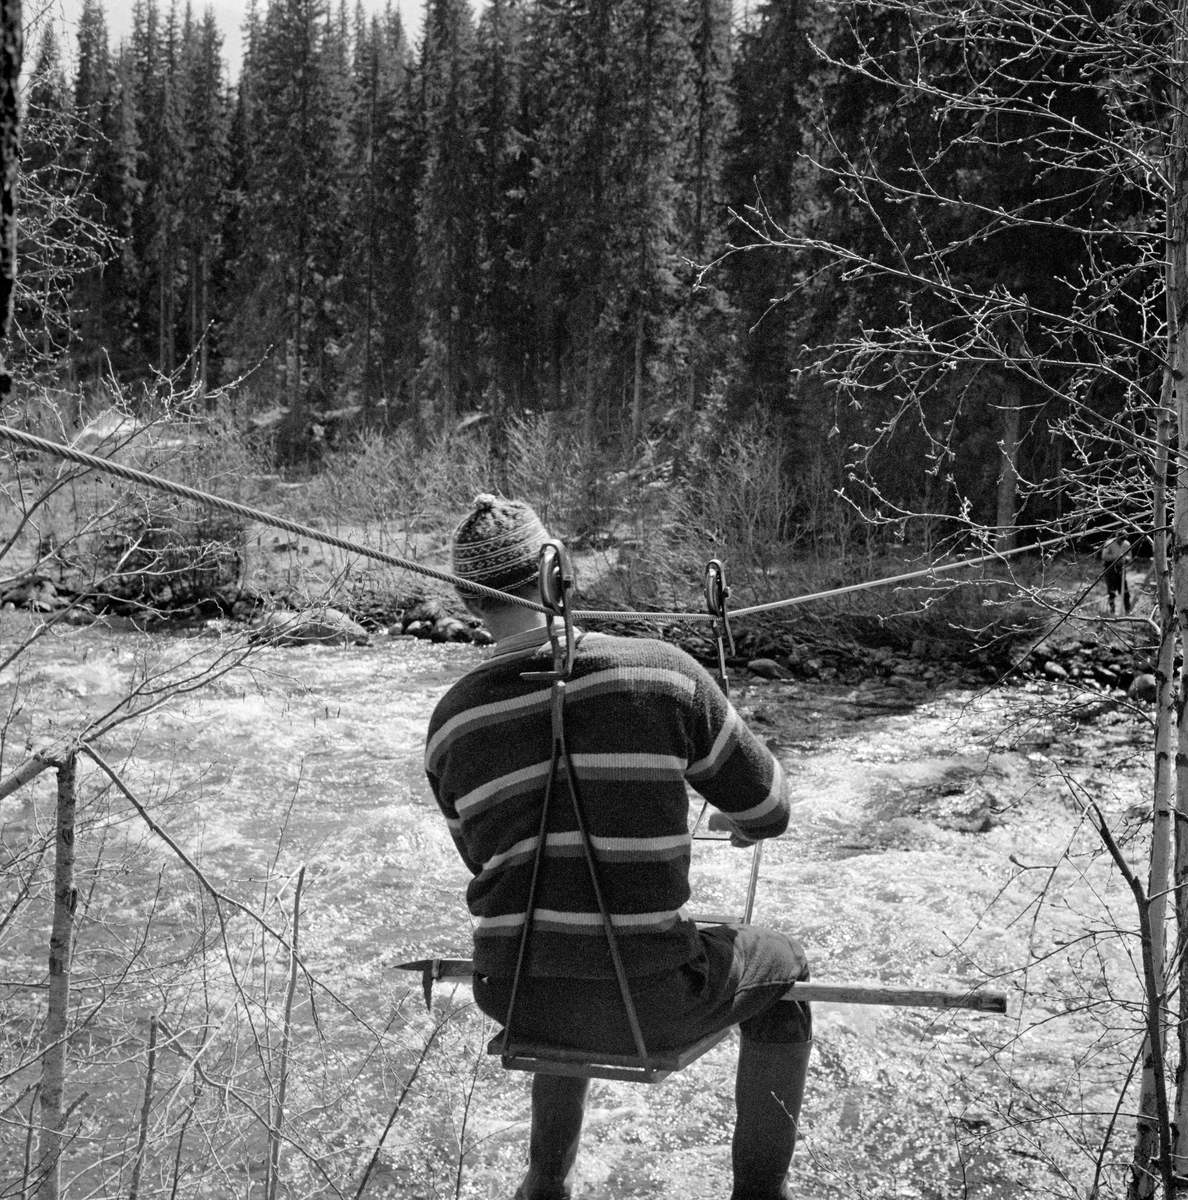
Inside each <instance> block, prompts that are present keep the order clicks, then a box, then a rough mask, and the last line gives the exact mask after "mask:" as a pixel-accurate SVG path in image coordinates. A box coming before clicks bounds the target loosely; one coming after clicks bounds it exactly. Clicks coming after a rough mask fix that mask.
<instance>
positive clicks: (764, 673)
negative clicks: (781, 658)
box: [747, 658, 792, 679]
mask: <svg viewBox="0 0 1188 1200" xmlns="http://www.w3.org/2000/svg"><path fill="white" fill-rule="evenodd" d="M747 670H748V671H750V672H751V674H752V675H758V676H759V677H760V679H791V678H792V672H791V671H789V670H787V669H786V668H784V667H781V666H780V664H779V663H778V662H776V660H775V659H774V658H752V659H751V661H750V662H748V663H747Z"/></svg>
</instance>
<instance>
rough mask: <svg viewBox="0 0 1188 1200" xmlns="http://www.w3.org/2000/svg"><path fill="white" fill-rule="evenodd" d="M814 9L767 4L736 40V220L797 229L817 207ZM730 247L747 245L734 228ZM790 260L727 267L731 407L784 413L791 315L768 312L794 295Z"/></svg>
mask: <svg viewBox="0 0 1188 1200" xmlns="http://www.w3.org/2000/svg"><path fill="white" fill-rule="evenodd" d="M812 3H813V0H766V2H765V3H763V4H762V5H760V6H759V7H758V9H757V10H756V12H755V14H754V16H753V18H752V21H751V23H750V24H749V25H747V26H745V27H744V28H743V30H742V32H741V34H740V37H739V43H738V47H737V50H736V53H735V58H734V72H733V82H734V93H735V98H736V105H737V117H736V122H737V123H736V126H735V130H734V134H733V137H732V138H731V139H730V148H729V160H728V163H727V167H726V188H727V192H728V196H729V201H730V205H731V207H732V208H733V209H734V210H735V212H738V213H746V212H747V211H748V210H751V209H754V208H755V207H756V206H759V207H760V208H761V209H762V210H763V211H765V212H766V213H768V214H770V216H771V218H772V219H773V221H774V222H775V223H777V224H780V225H787V224H790V223H792V222H793V221H796V220H799V219H801V218H802V217H803V215H804V214H805V213H807V212H808V211H809V210H810V209H811V208H812V207H813V206H814V202H815V193H814V188H815V186H816V179H815V177H814V175H813V174H812V172H811V170H809V169H808V168H807V166H806V164H805V163H804V160H803V158H802V153H803V151H804V150H805V148H806V138H807V135H808V131H809V126H810V121H811V119H812V115H811V113H810V110H809V100H808V97H809V94H810V89H811V88H812V87H813V80H814V72H817V71H819V69H820V68H819V65H818V63H817V60H816V59H815V57H814V55H813V52H812V48H811V46H810V43H809V34H810V32H812V31H813V30H814V25H813V22H814V20H815V14H814V12H813V9H812ZM731 234H732V240H734V241H736V242H740V243H745V242H747V241H749V240H750V235H749V233H748V231H747V230H746V229H745V228H743V227H736V228H735V229H733V230H732V231H731ZM797 268H798V264H797V263H796V262H795V261H794V260H793V259H792V257H791V256H781V255H774V254H758V255H757V254H740V255H735V256H734V257H732V258H731V260H730V264H729V275H730V289H731V293H732V296H733V297H734V300H735V303H737V305H738V306H739V310H740V316H741V321H740V326H741V328H742V329H743V330H745V331H746V332H745V334H742V335H741V357H742V367H743V369H742V372H741V378H740V380H739V386H738V387H736V389H735V397H736V399H737V400H738V401H740V402H746V403H753V402H756V401H757V402H758V403H759V404H760V405H762V406H763V407H765V408H767V409H769V410H774V411H777V412H787V410H788V408H789V405H790V400H791V397H790V389H791V379H792V371H793V368H794V366H795V365H796V364H797V359H798V353H799V345H798V339H797V337H796V334H795V332H794V330H793V323H794V322H795V321H796V320H798V319H801V318H803V315H804V314H803V312H802V311H801V310H799V309H796V308H790V307H787V306H785V307H782V308H774V307H773V303H774V302H775V301H776V300H778V299H779V298H780V297H783V296H786V295H787V294H788V293H789V292H790V291H791V289H792V287H793V284H794V281H795V278H796V271H797Z"/></svg>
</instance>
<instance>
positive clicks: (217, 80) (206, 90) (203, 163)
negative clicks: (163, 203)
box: [179, 9, 231, 392]
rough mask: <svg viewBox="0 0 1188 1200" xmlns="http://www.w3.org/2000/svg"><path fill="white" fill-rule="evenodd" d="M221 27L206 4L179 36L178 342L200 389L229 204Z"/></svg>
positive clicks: (227, 105)
mask: <svg viewBox="0 0 1188 1200" xmlns="http://www.w3.org/2000/svg"><path fill="white" fill-rule="evenodd" d="M222 44H223V39H222V35H221V34H220V33H219V30H218V26H217V25H216V24H215V19H214V13H213V12H212V11H211V10H210V9H207V10H206V13H205V16H204V17H203V20H202V22H201V24H194V23H193V22H192V21H191V19H190V14H189V12H188V10H187V13H186V21H185V25H184V30H183V36H182V48H181V70H180V81H179V82H180V88H179V90H180V93H181V96H182V101H183V112H182V130H183V137H184V139H185V176H184V179H183V182H182V189H181V190H182V205H181V231H180V232H181V237H180V246H181V254H182V257H183V260H184V263H185V268H184V269H185V276H186V283H185V304H184V316H183V320H182V325H183V327H184V335H183V337H182V339H181V344H182V345H183V346H184V347H185V349H186V354H187V356H188V357H189V361H190V378H191V379H192V380H196V381H197V382H198V383H199V384H200V386H201V388H202V390H203V391H204V392H205V390H206V388H207V385H208V383H209V377H210V351H211V342H212V333H213V331H212V330H211V328H210V326H211V322H212V320H213V317H214V314H213V313H212V311H211V292H212V275H214V274H216V273H217V272H219V270H220V266H221V259H222V254H223V247H224V242H225V232H226V231H225V225H226V221H227V214H228V209H229V205H230V197H229V194H228V193H229V186H230V181H229V171H230V134H231V106H230V102H229V99H228V95H227V89H226V85H225V84H224V81H223V59H222Z"/></svg>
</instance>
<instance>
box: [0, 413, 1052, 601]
mask: <svg viewBox="0 0 1188 1200" xmlns="http://www.w3.org/2000/svg"><path fill="white" fill-rule="evenodd" d="M0 438H3V439H5V440H7V441H9V442H13V443H15V444H16V445H18V446H26V447H28V448H29V449H31V450H39V451H41V452H42V453H45V454H52V455H54V456H55V457H57V458H61V459H65V460H67V461H68V462H74V463H78V464H79V465H80V466H83V467H88V468H90V469H91V470H95V471H103V472H105V473H107V474H108V475H115V476H117V477H118V478H120V479H126V480H127V481H128V482H129V483H137V484H141V485H142V486H144V487H148V488H154V489H156V490H157V491H159V492H165V493H167V494H169V495H172V496H179V497H181V498H182V499H185V500H192V501H194V502H195V503H196V504H202V505H204V506H206V507H207V508H213V509H218V510H220V511H222V512H226V513H232V514H234V515H235V516H239V517H243V518H244V519H245V520H248V521H254V522H256V523H257V524H259V525H267V526H269V527H271V528H273V529H282V530H284V531H285V532H287V533H295V534H297V536H298V537H305V538H309V539H310V540H311V541H316V542H322V543H324V544H325V545H327V546H334V547H337V548H338V549H340V550H345V551H347V552H348V553H350V554H357V555H359V556H360V557H362V558H370V559H373V560H374V561H376V562H380V563H383V564H385V565H386V566H390V567H397V568H399V569H400V570H403V571H410V572H412V573H413V574H416V575H425V576H427V577H428V578H430V579H437V580H439V581H440V582H442V583H448V584H450V585H451V586H452V587H455V588H457V589H458V590H459V591H463V592H470V593H472V594H474V595H477V596H485V597H487V598H488V599H493V600H497V601H500V602H501V603H505V604H516V605H519V606H520V607H521V608H530V609H533V610H534V611H535V612H540V613H543V612H546V611H547V610H546V609H545V607H544V605H542V604H540V603H538V602H537V601H535V600H528V599H525V598H524V597H523V596H516V595H513V594H512V593H510V592H501V591H498V590H497V589H495V588H489V587H486V586H484V585H483V584H481V583H472V582H471V581H470V580H469V579H462V578H461V577H460V576H458V575H454V574H451V573H450V572H449V571H443V570H440V569H439V568H437V567H430V566H426V565H425V564H424V563H420V562H417V561H415V560H414V559H410V558H403V557H401V556H400V555H397V554H388V553H386V552H385V551H383V550H373V549H372V548H370V547H368V546H363V545H360V544H359V543H357V542H352V541H350V540H348V539H347V538H340V537H338V536H336V535H335V534H331V533H323V532H322V531H321V530H320V529H314V528H312V527H311V526H309V525H302V524H301V523H300V522H298V521H290V520H288V519H287V518H286V517H278V516H276V515H274V514H273V513H268V512H264V511H263V510H262V509H258V508H251V507H249V506H248V505H246V504H239V503H237V502H236V501H234V500H226V499H224V498H223V497H222V496H215V495H212V494H211V493H210V492H203V491H200V490H199V489H198V488H192V487H188V486H187V485H186V484H184V483H175V482H174V481H173V480H171V479H162V478H161V477H160V476H159V475H153V474H151V473H150V472H148V471H140V470H137V469H136V468H135V467H127V466H124V464H123V463H118V462H114V461H113V460H112V459H110V458H101V457H100V456H98V455H95V454H87V453H85V452H84V451H82V450H76V449H75V448H74V447H73V446H64V445H62V444H61V443H59V442H51V441H49V440H48V439H46V438H41V437H37V436H35V435H34V434H31V433H25V432H24V431H23V430H19V429H13V428H11V427H10V426H8V425H0ZM1065 540H1066V539H1065V538H1064V537H1053V538H1048V539H1046V540H1044V541H1040V542H1033V543H1031V544H1029V545H1026V546H1020V547H1018V548H1017V549H1014V550H1002V551H995V552H993V553H990V554H983V555H980V556H978V557H977V558H967V559H962V560H961V561H960V562H955V563H947V564H945V565H942V566H936V565H932V566H928V567H923V568H921V569H920V570H918V571H908V572H906V573H904V574H902V575H890V576H887V577H886V578H883V579H869V580H866V581H865V582H863V583H852V584H849V585H847V586H845V587H840V588H830V589H829V590H828V591H824V592H811V593H808V594H806V595H802V596H790V597H788V598H786V599H784V600H772V601H769V602H768V603H766V604H753V605H751V606H750V607H748V608H736V609H732V610H730V614H729V615H730V617H731V619H732V620H733V619H737V618H739V617H749V616H754V615H755V614H756V613H764V612H775V611H776V610H778V609H782V608H791V607H792V606H793V605H797V604H809V603H812V602H813V601H816V600H825V599H828V598H830V597H832V596H844V595H847V594H849V593H851V592H861V591H867V590H869V589H870V588H877V587H887V586H889V585H891V584H896V583H906V582H907V581H908V580H912V579H923V578H925V577H926V576H931V575H940V574H943V573H946V572H949V571H961V570H965V569H966V568H967V567H976V566H978V565H979V564H981V563H987V562H996V561H1000V560H1002V559H1005V558H1010V557H1011V556H1013V555H1016V554H1024V553H1027V552H1028V551H1031V550H1042V549H1044V548H1045V547H1047V546H1053V545H1056V544H1057V543H1060V542H1063V541H1065ZM573 619H574V620H576V621H646V622H652V623H664V622H668V623H671V622H679V621H688V622H698V621H712V620H713V617H712V616H711V615H710V614H709V613H706V612H633V611H627V612H620V611H618V610H615V609H581V610H575V611H574V614H573Z"/></svg>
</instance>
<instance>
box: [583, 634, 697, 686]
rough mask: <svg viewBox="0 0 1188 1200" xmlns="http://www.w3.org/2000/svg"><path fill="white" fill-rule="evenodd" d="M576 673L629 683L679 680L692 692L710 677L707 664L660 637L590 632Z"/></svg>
mask: <svg viewBox="0 0 1188 1200" xmlns="http://www.w3.org/2000/svg"><path fill="white" fill-rule="evenodd" d="M574 667H575V670H574V674H575V675H576V676H578V677H581V676H592V675H598V676H614V677H617V678H618V679H619V680H620V681H621V682H622V683H623V684H624V685H625V686H630V685H634V686H639V687H644V688H647V687H648V685H649V683H650V682H659V681H663V680H667V681H669V682H672V681H676V680H679V681H680V689H681V690H682V691H687V692H688V694H689V695H690V696H691V695H693V693H694V692H696V691H697V690H698V689H699V688H700V687H702V686H703V685H704V683H705V681H706V680H707V678H708V676H707V675H706V672H705V668H704V667H702V666H701V664H700V663H698V662H697V660H696V659H694V658H693V657H692V656H691V655H689V654H686V653H685V651H684V650H682V649H681V648H680V647H679V646H674V645H672V644H671V643H670V642H664V641H661V640H660V639H659V638H646V637H641V638H634V637H619V636H615V635H612V634H599V633H592V634H587V635H586V636H584V637H583V638H582V640H581V641H580V642H579V643H578V652H577V656H576V658H575V661H574Z"/></svg>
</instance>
